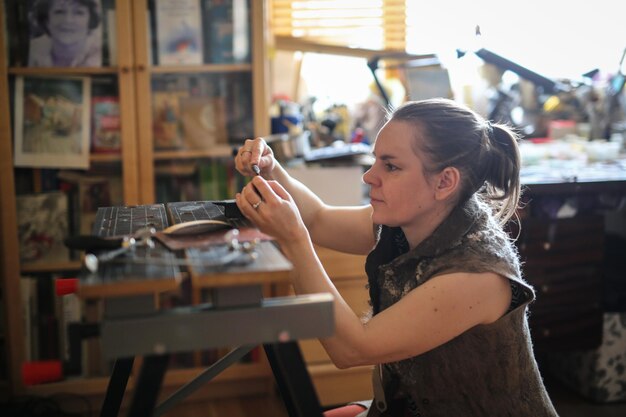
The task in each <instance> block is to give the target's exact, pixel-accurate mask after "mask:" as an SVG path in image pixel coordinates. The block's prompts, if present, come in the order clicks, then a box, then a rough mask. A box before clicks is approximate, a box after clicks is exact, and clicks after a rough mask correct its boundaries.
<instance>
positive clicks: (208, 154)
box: [154, 145, 233, 161]
mask: <svg viewBox="0 0 626 417" xmlns="http://www.w3.org/2000/svg"><path fill="white" fill-rule="evenodd" d="M232 156H233V147H232V146H230V145H216V146H213V147H212V148H211V149H189V150H171V151H155V152H154V159H155V160H156V161H164V160H168V159H196V158H231V157H232Z"/></svg>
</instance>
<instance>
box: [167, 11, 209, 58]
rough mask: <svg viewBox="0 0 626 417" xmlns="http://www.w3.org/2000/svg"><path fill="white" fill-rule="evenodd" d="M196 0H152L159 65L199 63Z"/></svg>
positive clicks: (198, 27) (200, 45) (198, 23)
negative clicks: (154, 1)
mask: <svg viewBox="0 0 626 417" xmlns="http://www.w3.org/2000/svg"><path fill="white" fill-rule="evenodd" d="M201 18H202V13H201V10H200V0H156V26H157V27H156V32H157V44H158V56H159V64H160V65H190V64H192V65H193V64H202V62H203V56H202V53H203V48H202V22H201Z"/></svg>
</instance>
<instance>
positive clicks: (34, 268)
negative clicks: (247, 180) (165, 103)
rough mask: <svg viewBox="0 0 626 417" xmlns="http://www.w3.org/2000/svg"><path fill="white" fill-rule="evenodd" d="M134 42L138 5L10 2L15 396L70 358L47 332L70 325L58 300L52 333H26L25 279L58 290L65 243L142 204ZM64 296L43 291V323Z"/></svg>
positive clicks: (5, 87)
mask: <svg viewBox="0 0 626 417" xmlns="http://www.w3.org/2000/svg"><path fill="white" fill-rule="evenodd" d="M129 36H131V8H130V2H129V1H127V0H117V1H116V0H92V1H90V2H87V3H86V4H80V3H78V2H55V1H52V2H50V3H47V2H43V1H35V0H1V1H0V45H2V53H1V55H2V57H1V58H0V76H1V78H2V79H1V80H0V113H1V114H2V116H1V118H0V119H1V120H0V137H2V138H4V139H5V140H3V141H2V147H3V148H2V152H1V153H2V158H3V159H2V164H1V165H2V169H3V175H2V176H1V179H0V184H1V187H2V193H1V194H2V197H1V202H2V207H3V210H2V211H3V215H2V217H1V219H0V231H1V232H2V233H1V234H2V239H3V243H2V245H1V247H2V255H1V256H0V257H1V258H3V259H5V260H7V261H3V262H2V269H3V271H2V278H1V279H2V284H3V285H2V295H1V296H2V299H3V300H9V299H10V300H12V302H11V303H7V302H3V308H4V317H5V323H3V330H5V331H4V332H3V333H4V336H5V337H4V338H3V340H6V343H7V347H6V348H5V349H3V352H5V353H6V365H7V368H6V369H7V379H8V380H9V387H10V389H12V390H13V391H14V392H20V390H21V388H22V378H21V374H20V369H21V365H22V363H23V362H25V361H32V360H39V359H60V357H61V350H62V348H61V347H60V345H62V336H61V335H60V333H58V332H56V331H49V332H48V331H47V330H53V327H54V326H60V321H59V317H58V316H54V314H55V312H54V311H52V309H51V307H50V303H48V304H47V306H45V308H46V314H48V313H49V314H51V316H50V320H45V323H50V326H51V328H50V329H46V328H44V327H43V326H42V325H41V323H42V322H41V320H40V323H39V324H40V325H39V328H38V329H37V330H36V332H35V333H29V332H27V331H26V329H27V328H28V327H30V326H28V327H27V326H23V317H24V309H23V305H22V303H21V300H24V299H25V298H24V293H23V292H21V290H20V288H27V287H28V286H27V285H23V284H24V283H25V281H27V280H26V279H25V278H24V279H22V278H23V277H27V276H31V277H35V278H36V279H35V281H36V282H37V286H38V287H46V288H50V287H51V286H50V285H49V284H50V283H51V281H52V279H53V276H55V275H61V274H64V275H65V274H69V273H76V272H77V270H78V269H79V268H80V260H79V255H78V254H75V253H72V252H70V251H69V250H68V249H67V248H66V247H65V246H64V244H63V240H64V239H65V237H67V236H68V235H74V234H81V233H91V225H92V223H93V216H94V215H95V211H96V209H97V207H98V206H103V205H112V204H123V203H127V204H135V203H137V202H138V199H137V197H138V194H137V189H138V182H137V175H136V170H135V167H136V165H137V163H136V155H137V152H136V149H135V148H136V138H135V134H134V132H135V124H134V118H135V109H136V104H135V100H134V88H133V75H132V71H131V69H132V67H133V56H132V45H129V44H128V43H125V42H119V40H121V39H128V38H129ZM65 276H67V275H65ZM28 281H32V280H28ZM40 284H46V285H40ZM36 291H38V292H41V288H37V289H36ZM52 297H53V295H52V294H50V293H48V292H46V293H42V297H41V299H40V300H39V301H38V305H36V306H35V307H38V308H39V311H38V312H37V314H38V315H39V317H40V318H41V316H43V312H42V311H43V309H44V306H43V304H42V300H43V299H49V300H50V299H53V298H52ZM53 302H54V301H53ZM9 304H10V305H9ZM35 318H36V317H32V319H33V320H34V319H35ZM37 333H38V334H37ZM44 336H45V337H48V336H50V337H51V339H50V340H47V339H43V337H44ZM27 337H28V338H30V339H31V340H27ZM35 339H37V340H38V341H37V342H36V341H35ZM37 343H38V344H40V345H42V346H43V345H46V346H59V348H58V349H56V352H54V351H52V350H50V351H48V350H46V351H45V353H44V350H43V349H41V348H39V349H37ZM8 346H10V348H8ZM27 347H28V349H27ZM31 347H32V349H31ZM50 355H52V357H49V356H50ZM44 356H45V357H44ZM3 369H4V368H3Z"/></svg>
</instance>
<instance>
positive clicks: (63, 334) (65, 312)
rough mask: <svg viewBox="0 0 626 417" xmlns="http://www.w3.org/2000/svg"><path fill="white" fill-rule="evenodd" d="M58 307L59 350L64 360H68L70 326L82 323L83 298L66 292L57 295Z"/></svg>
mask: <svg viewBox="0 0 626 417" xmlns="http://www.w3.org/2000/svg"><path fill="white" fill-rule="evenodd" d="M56 308H57V317H58V321H59V352H60V353H61V358H62V360H63V361H68V360H70V343H69V333H68V326H69V325H71V324H73V323H80V321H81V319H82V314H83V313H82V304H81V300H80V298H79V297H78V295H76V294H65V295H63V296H60V297H57V299H56ZM72 359H74V358H72Z"/></svg>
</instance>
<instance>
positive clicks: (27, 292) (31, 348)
mask: <svg viewBox="0 0 626 417" xmlns="http://www.w3.org/2000/svg"><path fill="white" fill-rule="evenodd" d="M20 296H21V300H22V302H21V305H22V328H23V329H24V360H25V361H27V362H28V361H33V360H35V359H36V358H37V357H38V356H39V355H38V354H37V351H38V349H37V346H38V338H37V281H36V280H35V279H34V278H32V277H21V278H20Z"/></svg>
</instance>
